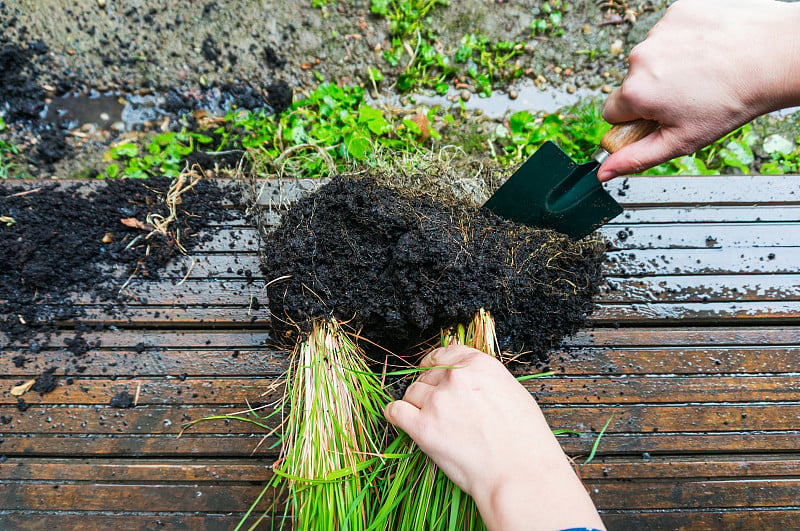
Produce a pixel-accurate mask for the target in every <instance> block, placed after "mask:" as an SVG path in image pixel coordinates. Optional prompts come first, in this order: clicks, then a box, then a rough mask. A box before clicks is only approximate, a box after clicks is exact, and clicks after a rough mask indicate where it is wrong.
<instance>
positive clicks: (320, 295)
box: [262, 177, 604, 358]
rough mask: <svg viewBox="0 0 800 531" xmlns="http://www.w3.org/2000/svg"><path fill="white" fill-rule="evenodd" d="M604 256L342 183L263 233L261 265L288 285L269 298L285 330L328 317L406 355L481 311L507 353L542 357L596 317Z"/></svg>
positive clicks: (584, 245) (586, 245)
mask: <svg viewBox="0 0 800 531" xmlns="http://www.w3.org/2000/svg"><path fill="white" fill-rule="evenodd" d="M603 248H604V245H603V244H602V243H601V242H599V241H590V240H586V241H581V242H576V241H574V240H571V239H570V238H568V237H567V236H565V235H562V234H560V233H557V232H554V231H551V230H545V229H534V228H530V227H526V226H521V225H518V224H515V223H512V222H509V221H506V220H504V219H501V218H499V217H497V216H496V215H494V214H493V213H491V212H488V211H486V210H482V209H476V208H461V207H455V206H443V205H442V204H440V203H437V202H435V201H434V200H432V199H430V198H429V197H428V196H422V197H407V196H404V195H401V194H400V193H398V192H395V191H392V190H389V189H388V188H385V187H382V186H378V185H377V184H375V182H374V181H373V180H372V179H371V178H363V179H360V180H350V179H345V178H341V177H337V178H335V179H333V180H332V181H331V182H330V183H329V184H327V185H326V186H324V187H322V188H321V189H320V190H319V191H318V192H316V193H314V194H312V195H310V196H307V197H306V198H304V199H301V200H299V201H297V202H296V203H295V204H294V205H292V207H291V208H290V209H289V211H288V212H287V213H286V214H285V215H284V217H283V219H282V221H281V224H280V225H279V226H278V227H277V228H276V229H275V230H274V231H273V232H272V233H270V234H268V235H267V236H266V238H265V243H264V252H263V253H262V267H263V270H264V271H265V273H266V274H267V276H268V278H271V279H278V278H280V277H283V276H290V277H291V278H288V279H285V280H281V281H276V282H273V283H272V284H271V285H270V286H269V290H268V294H269V305H270V311H271V313H272V315H273V324H275V325H276V327H279V328H281V327H282V328H286V326H285V323H286V322H293V323H294V324H297V325H300V326H301V328H302V325H303V324H304V323H305V322H307V321H308V320H309V319H313V318H319V317H325V316H329V315H333V316H334V317H336V318H337V319H339V320H341V321H347V322H349V323H350V326H352V327H353V328H355V329H361V333H362V335H364V336H365V337H366V338H368V339H369V340H371V341H374V342H376V343H378V344H380V345H381V346H384V347H386V348H389V349H392V350H394V351H395V352H403V351H404V350H405V349H407V348H409V347H411V346H413V345H416V344H418V343H419V342H421V341H424V340H427V339H430V338H431V337H434V336H436V335H437V334H438V332H439V330H440V329H441V328H443V327H449V326H452V325H454V324H457V323H462V322H466V321H467V320H468V319H470V318H471V317H472V316H473V315H474V313H475V312H476V311H477V310H478V309H479V308H485V309H487V310H489V311H490V312H491V313H492V314H493V315H494V317H495V319H496V322H497V333H498V339H499V342H500V346H501V347H502V348H504V349H509V350H512V351H514V352H516V353H527V354H528V357H530V356H534V357H537V356H538V357H539V358H544V357H545V356H546V351H547V350H548V349H550V348H551V347H553V346H554V345H555V344H557V343H558V342H559V341H560V340H561V339H562V338H563V337H564V336H566V335H568V334H571V333H574V332H575V331H577V330H578V329H579V328H580V327H581V326H582V325H583V324H584V323H585V321H586V317H587V315H588V314H589V313H590V312H591V311H592V308H593V302H592V298H593V296H594V295H595V293H596V292H597V289H598V284H599V282H600V281H601V278H602V275H601V259H602V252H603Z"/></svg>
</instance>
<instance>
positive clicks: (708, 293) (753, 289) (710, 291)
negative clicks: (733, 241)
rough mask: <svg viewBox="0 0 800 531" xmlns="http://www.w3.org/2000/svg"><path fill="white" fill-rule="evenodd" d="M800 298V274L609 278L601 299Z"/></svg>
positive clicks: (671, 300) (742, 299)
mask: <svg viewBox="0 0 800 531" xmlns="http://www.w3.org/2000/svg"><path fill="white" fill-rule="evenodd" d="M796 300H800V274H784V275H780V274H778V275H769V274H767V275H719V276H697V277H692V276H669V275H668V276H657V277H643V278H623V277H611V278H606V284H605V285H604V286H602V287H601V293H600V295H599V296H598V297H597V301H598V302H601V303H604V302H612V303H613V302H618V303H622V302H625V303H637V302H672V303H675V302H739V301H742V302H745V301H796Z"/></svg>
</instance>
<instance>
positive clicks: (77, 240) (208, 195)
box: [0, 178, 238, 356]
mask: <svg viewBox="0 0 800 531" xmlns="http://www.w3.org/2000/svg"><path fill="white" fill-rule="evenodd" d="M172 183H173V181H172V180H171V179H166V178H153V179H148V180H146V181H140V180H115V181H104V182H103V183H102V184H98V183H97V182H95V183H91V182H87V183H85V184H72V185H68V184H59V183H52V184H47V185H42V186H39V187H37V188H32V187H31V186H28V187H20V186H16V187H14V186H8V185H3V184H0V215H2V216H4V219H5V220H6V221H5V222H4V223H2V224H0V249H2V250H3V252H2V253H0V323H1V324H0V327H1V328H2V331H3V332H5V334H6V338H7V340H8V342H9V344H10V343H13V342H15V341H20V342H22V341H24V340H26V339H28V338H30V337H31V335H32V334H34V333H35V332H39V331H45V332H46V331H51V330H55V328H56V327H55V323H56V322H57V321H64V320H67V321H69V320H72V321H79V319H80V317H81V315H82V314H83V312H82V309H81V306H80V305H78V304H76V301H77V298H78V297H82V298H83V300H84V302H86V301H87V300H94V301H114V302H116V303H122V302H124V296H123V295H121V294H120V290H119V288H120V287H121V286H122V285H123V283H124V282H125V281H126V280H127V279H128V278H131V277H135V278H158V276H159V272H160V270H161V269H162V268H163V266H165V265H166V264H167V262H169V261H170V260H171V259H172V258H174V257H175V256H177V255H178V254H179V253H180V252H181V251H180V247H183V249H185V250H186V252H190V251H191V249H192V248H194V247H195V246H196V245H197V244H198V243H199V242H200V238H199V237H198V234H199V233H200V231H201V230H202V229H203V228H204V227H205V226H207V224H208V223H209V222H213V221H224V220H225V219H227V217H228V216H230V214H228V211H227V210H226V209H224V208H222V207H221V203H222V202H223V201H225V200H227V201H238V198H236V197H229V196H233V195H238V192H237V191H235V190H234V189H232V188H229V189H223V188H221V187H220V186H219V185H218V184H217V183H216V182H212V181H206V180H201V181H200V182H199V183H197V185H196V186H195V188H193V189H191V190H188V191H187V192H185V193H183V194H181V196H180V202H179V203H178V204H177V207H176V214H177V218H176V219H175V221H174V222H173V223H171V224H170V225H169V226H168V229H167V230H166V231H165V233H161V232H158V231H154V227H153V226H152V225H151V221H152V220H153V218H152V216H153V215H159V216H163V217H167V216H169V211H168V210H169V209H168V207H167V205H166V203H165V201H164V197H165V194H166V192H167V191H168V190H169V188H170V186H171V185H172ZM92 185H94V186H92ZM110 306H111V307H112V308H114V309H115V310H116V311H120V312H122V311H124V306H123V305H120V304H114V305H110ZM76 331H77V334H76V336H75V337H74V338H67V339H65V340H64V344H65V345H66V346H67V348H68V349H69V350H70V351H71V352H73V353H74V354H75V355H76V356H80V355H82V354H83V353H85V352H86V350H87V349H88V348H90V346H91V345H89V344H88V343H87V342H86V341H85V340H84V339H83V338H82V337H81V333H82V331H83V330H82V328H81V327H76ZM36 346H37V348H41V345H38V344H37V345H36Z"/></svg>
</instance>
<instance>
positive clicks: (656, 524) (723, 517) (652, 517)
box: [603, 507, 800, 531]
mask: <svg viewBox="0 0 800 531" xmlns="http://www.w3.org/2000/svg"><path fill="white" fill-rule="evenodd" d="M798 521H800V508H798V507H789V508H785V509H777V510H775V509H773V510H764V509H761V510H753V509H751V508H748V507H745V508H742V509H736V510H714V509H712V510H707V511H700V510H685V509H680V510H671V511H668V510H660V511H646V510H641V509H639V510H636V511H631V512H616V511H604V512H603V523H605V524H606V527H607V528H608V529H609V531H615V530H620V531H627V530H630V529H641V530H663V529H673V530H693V529H706V530H713V529H718V530H721V531H723V530H724V531H728V530H731V529H739V530H748V529H793V528H795V527H796V526H797V522H798Z"/></svg>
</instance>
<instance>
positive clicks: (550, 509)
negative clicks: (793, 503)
mask: <svg viewBox="0 0 800 531" xmlns="http://www.w3.org/2000/svg"><path fill="white" fill-rule="evenodd" d="M474 498H475V503H476V505H477V507H478V510H479V511H480V514H481V517H482V518H483V521H484V523H485V524H486V527H487V528H488V529H489V531H495V530H503V531H506V530H508V531H515V530H531V529H537V530H543V531H557V530H560V529H572V528H576V527H580V528H582V527H586V528H590V529H591V528H596V529H604V527H603V523H602V521H601V520H600V516H599V515H598V514H597V510H596V509H595V507H594V503H593V502H592V500H591V499H590V498H589V495H588V493H587V492H586V489H585V488H584V486H583V484H582V483H581V482H580V479H579V478H578V476H577V475H576V474H575V471H574V470H573V469H572V465H571V464H570V463H569V461H568V460H567V457H566V455H564V454H563V452H559V455H558V456H556V457H553V458H550V459H548V460H547V462H546V463H542V464H539V465H537V466H533V467H530V466H526V465H521V466H520V467H519V468H518V469H516V470H515V471H514V472H513V474H509V475H507V476H505V477H498V478H497V479H496V481H495V482H494V483H493V484H492V485H491V486H490V487H489V488H486V489H484V490H482V491H481V492H478V493H476V495H475V496H474Z"/></svg>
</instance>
